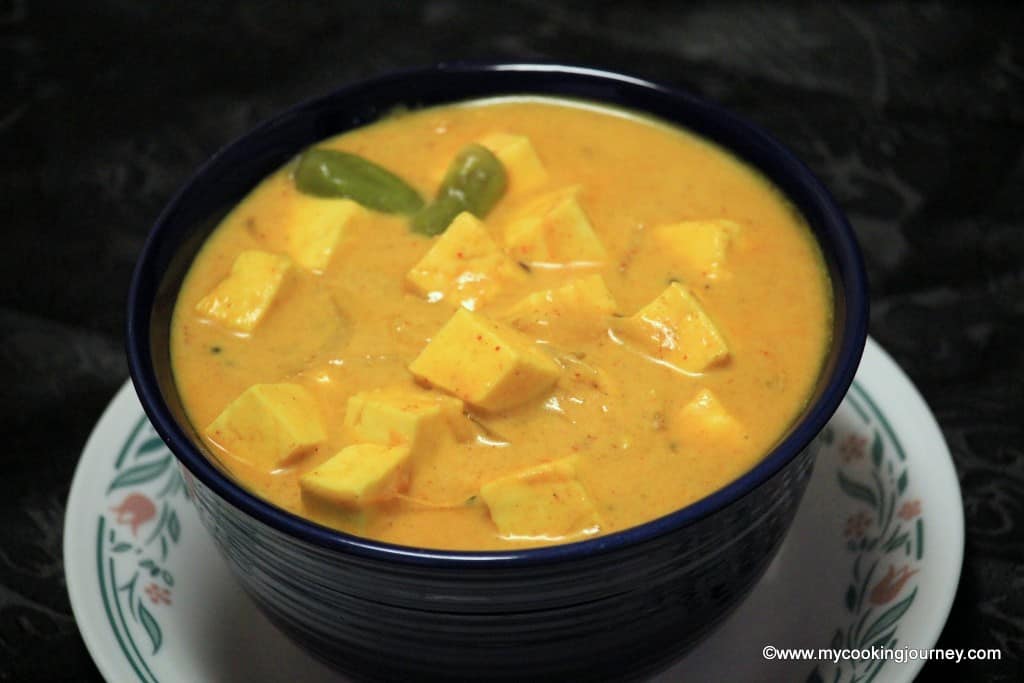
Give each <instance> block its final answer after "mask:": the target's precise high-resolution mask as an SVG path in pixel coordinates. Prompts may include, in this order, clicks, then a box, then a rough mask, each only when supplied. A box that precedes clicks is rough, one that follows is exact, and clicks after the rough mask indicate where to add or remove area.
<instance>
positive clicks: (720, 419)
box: [671, 389, 747, 450]
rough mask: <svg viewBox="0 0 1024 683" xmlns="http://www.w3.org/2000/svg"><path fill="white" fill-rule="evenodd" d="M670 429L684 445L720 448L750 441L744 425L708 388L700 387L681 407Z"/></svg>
mask: <svg viewBox="0 0 1024 683" xmlns="http://www.w3.org/2000/svg"><path fill="white" fill-rule="evenodd" d="M671 428H672V432H673V434H675V436H676V437H677V438H678V439H679V440H680V441H682V442H683V443H684V444H708V446H709V447H710V448H713V449H718V450H721V449H728V450H733V449H736V448H738V447H741V446H742V445H743V442H744V441H746V440H747V434H746V431H745V430H744V428H743V425H742V424H740V423H739V422H738V421H737V420H736V418H734V417H733V416H732V415H730V414H729V411H727V410H726V409H725V406H723V405H722V404H721V402H720V401H719V400H718V398H717V397H716V396H715V395H714V394H713V393H711V391H710V390H709V389H701V390H700V391H699V392H697V395H696V396H695V397H694V398H693V399H692V400H691V401H690V402H689V403H687V404H686V405H685V406H683V407H682V408H681V409H680V410H679V412H678V413H677V414H676V419H675V420H674V421H673V424H672V425H671Z"/></svg>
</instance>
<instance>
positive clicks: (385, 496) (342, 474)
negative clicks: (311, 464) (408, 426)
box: [299, 443, 410, 508]
mask: <svg viewBox="0 0 1024 683" xmlns="http://www.w3.org/2000/svg"><path fill="white" fill-rule="evenodd" d="M409 456H410V452H409V448H408V447H406V446H383V445H381V444H375V443H360V444H355V445H353V446H348V447H346V448H343V449H341V451H340V452H339V453H338V454H337V455H335V456H334V457H333V458H331V459H330V460H327V461H326V462H324V463H322V464H321V465H319V466H318V467H316V468H315V469H312V470H310V471H309V472H306V473H305V474H303V475H302V476H301V477H299V486H300V487H301V489H302V492H303V493H304V494H307V495H311V496H315V497H317V498H320V499H321V500H325V501H327V502H330V503H335V504H337V505H341V506H344V507H348V508H357V507H363V506H365V505H372V504H374V503H380V502H383V501H386V500H390V499H391V498H394V497H395V496H396V495H398V494H399V493H402V492H404V491H406V490H407V489H408V488H409V476H410V467H409Z"/></svg>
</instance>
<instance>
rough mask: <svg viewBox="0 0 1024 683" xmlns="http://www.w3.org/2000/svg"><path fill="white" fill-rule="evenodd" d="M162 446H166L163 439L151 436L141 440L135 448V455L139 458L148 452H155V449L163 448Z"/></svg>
mask: <svg viewBox="0 0 1024 683" xmlns="http://www.w3.org/2000/svg"><path fill="white" fill-rule="evenodd" d="M164 448H166V446H164V442H163V439H161V438H160V437H159V436H151V437H149V438H148V439H146V440H145V441H143V442H142V444H141V445H140V446H139V447H138V448H136V449H135V457H136V458H141V457H143V456H146V455H149V454H150V453H155V452H156V451H160V450H163V449H164Z"/></svg>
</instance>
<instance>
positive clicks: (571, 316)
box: [503, 275, 615, 334]
mask: <svg viewBox="0 0 1024 683" xmlns="http://www.w3.org/2000/svg"><path fill="white" fill-rule="evenodd" d="M614 312H615V299H614V298H612V293H611V292H610V291H608V285H606V284H605V282H604V278H602V277H601V276H600V275H588V276H587V277H584V278H580V279H578V280H573V281H572V282H570V283H569V284H567V285H563V286H562V287H558V288H557V289H546V290H543V291H540V292H533V293H532V294H529V295H528V296H526V297H525V298H523V299H521V300H520V301H518V302H517V303H516V304H515V305H514V306H512V308H510V309H509V310H508V311H506V313H505V315H504V316H503V317H504V318H505V319H506V320H508V321H509V322H510V323H511V324H512V326H513V327H515V328H517V329H520V330H524V331H525V330H529V331H531V332H535V333H543V332H544V331H546V330H551V329H556V330H560V331H565V332H569V333H578V334H586V333H592V332H595V331H599V330H601V329H604V328H605V327H606V326H607V322H608V316H610V315H611V314H612V313H614Z"/></svg>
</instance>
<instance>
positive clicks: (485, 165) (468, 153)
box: [412, 144, 507, 235]
mask: <svg viewBox="0 0 1024 683" xmlns="http://www.w3.org/2000/svg"><path fill="white" fill-rule="evenodd" d="M506 185H507V178H506V174H505V167H504V166H502V164H501V162H500V161H498V157H496V156H494V154H493V153H492V152H491V151H490V150H489V149H487V148H486V147H484V146H482V145H477V144H470V145H466V146H465V147H463V148H462V149H461V150H460V151H459V153H458V154H457V155H455V159H454V161H452V163H451V166H449V167H448V172H447V173H446V174H445V176H444V181H443V182H442V183H441V188H440V189H439V190H438V192H437V198H436V199H435V200H434V201H433V202H432V203H431V204H428V205H427V206H426V207H425V208H423V209H422V210H421V211H420V212H419V213H417V214H416V215H414V216H413V218H412V230H413V232H418V233H421V234H424V235H439V234H441V233H442V232H444V231H445V228H447V227H448V224H449V223H451V222H452V219H453V218H455V217H456V216H457V215H459V214H460V213H462V212H463V211H469V212H470V213H472V214H473V215H474V216H476V217H477V218H483V217H484V216H486V215H487V213H488V212H489V211H490V210H491V209H492V208H493V207H494V205H495V204H496V203H497V202H498V200H499V199H501V196H502V195H503V194H504V193H505V187H506Z"/></svg>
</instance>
